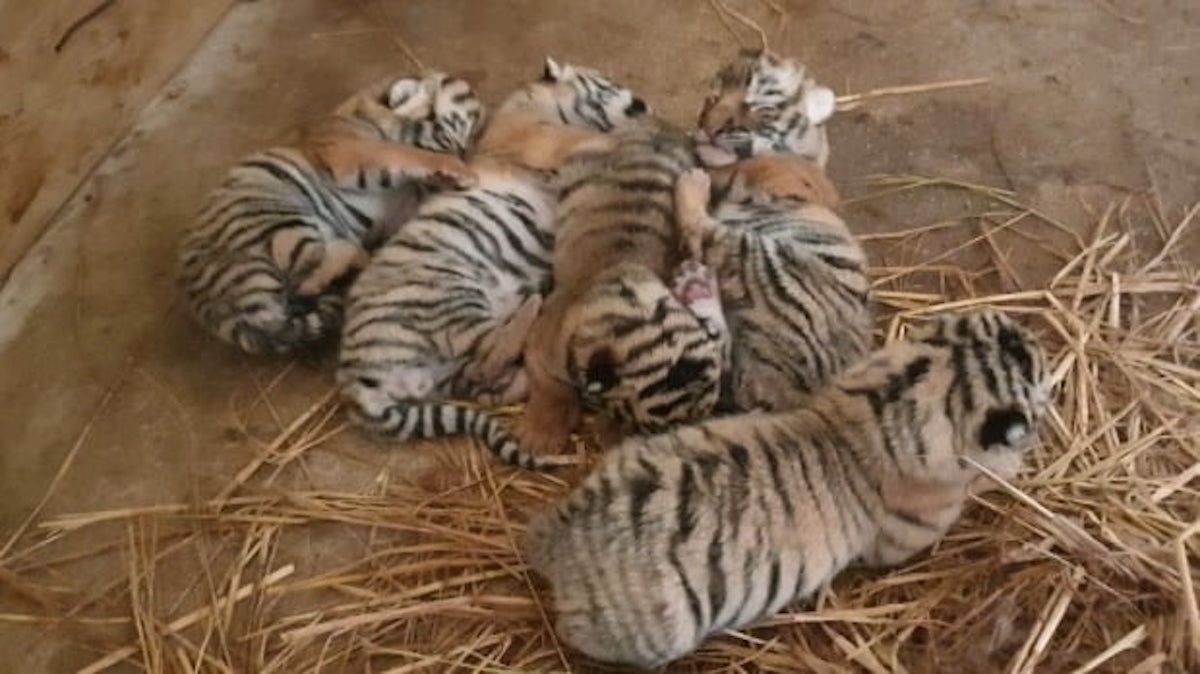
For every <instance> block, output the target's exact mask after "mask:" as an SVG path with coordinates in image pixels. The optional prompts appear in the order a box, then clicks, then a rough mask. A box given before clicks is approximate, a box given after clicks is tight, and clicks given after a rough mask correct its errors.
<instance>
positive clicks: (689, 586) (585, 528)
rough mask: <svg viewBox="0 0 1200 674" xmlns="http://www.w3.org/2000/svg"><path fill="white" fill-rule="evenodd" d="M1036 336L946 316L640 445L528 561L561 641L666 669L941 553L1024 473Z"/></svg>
mask: <svg viewBox="0 0 1200 674" xmlns="http://www.w3.org/2000/svg"><path fill="white" fill-rule="evenodd" d="M1047 377H1048V375H1047V372H1046V364H1045V356H1044V354H1043V352H1042V350H1041V348H1040V347H1039V345H1038V344H1037V343H1036V342H1035V341H1034V339H1033V337H1032V336H1031V335H1030V334H1029V333H1027V332H1026V331H1025V330H1024V329H1022V328H1021V327H1020V326H1018V325H1017V324H1016V323H1014V322H1013V321H1012V320H1010V319H1009V318H1007V317H1006V316H1004V315H1002V314H999V313H995V312H991V311H985V312H978V313H973V314H965V315H948V314H943V315H941V316H939V317H936V318H935V320H934V321H933V322H932V325H929V326H926V327H924V328H922V329H917V330H913V331H911V333H910V336H909V338H908V339H907V340H905V341H900V342H896V343H893V344H891V345H889V346H886V347H884V348H882V349H880V350H878V351H876V352H875V353H874V354H873V355H872V356H870V357H869V358H868V359H866V360H864V361H861V362H859V363H858V364H856V365H854V366H853V367H851V368H850V369H848V370H846V371H845V372H843V373H842V374H841V375H839V376H838V377H837V378H836V379H834V380H833V382H832V383H831V384H830V386H829V387H827V388H826V389H824V390H822V391H821V392H820V393H817V394H814V395H813V396H812V397H811V398H810V399H809V400H807V401H806V402H805V404H804V406H803V407H801V408H798V409H797V410H795V411H791V412H786V413H779V414H749V415H744V416H738V417H726V418H721V419H714V420H711V421H708V422H706V423H703V424H699V425H696V426H690V427H685V428H680V429H677V430H675V431H673V432H671V433H668V434H665V435H660V436H656V437H651V438H639V439H634V440H631V441H628V442H626V443H625V444H623V445H621V446H620V447H618V448H617V449H615V450H614V451H612V452H610V453H609V454H608V455H607V456H606V457H605V458H604V463H603V464H602V465H601V466H600V467H599V468H598V469H597V470H595V471H594V472H593V473H592V474H591V475H590V476H589V477H588V478H587V479H586V481H585V482H584V483H583V484H582V485H581V486H580V487H579V488H577V489H576V491H575V492H574V493H573V494H572V495H571V496H570V497H568V499H567V500H566V501H565V502H564V503H562V504H561V505H560V506H559V507H557V508H556V509H554V510H551V511H548V512H544V513H541V514H539V515H537V516H536V517H535V518H534V519H533V521H532V522H531V523H530V524H529V526H528V529H527V533H526V538H525V540H524V551H525V558H526V560H527V561H528V562H529V564H530V565H531V567H532V568H533V569H534V570H535V571H537V572H538V573H539V574H540V575H541V576H543V577H544V578H546V579H547V580H548V581H549V582H550V585H551V586H552V588H553V592H554V605H555V609H556V612H557V620H556V630H557V632H558V634H559V637H560V638H561V639H562V640H563V641H565V642H566V643H567V644H569V645H570V646H572V647H573V648H575V649H577V650H579V651H582V652H583V653H585V654H587V655H589V656H591V657H593V658H596V659H598V660H603V661H612V662H621V663H631V664H636V665H640V666H645V667H652V666H656V665H659V664H662V663H665V662H668V661H670V660H673V659H675V658H678V657H681V656H683V655H685V654H687V653H689V652H691V651H692V650H693V649H695V648H696V647H697V646H698V645H699V644H700V642H701V641H702V640H704V638H705V637H706V636H708V635H710V634H713V633H715V632H719V631H721V630H724V629H736V628H739V627H742V626H745V625H748V624H751V623H753V622H754V621H756V620H758V619H760V618H763V617H765V616H768V615H770V614H772V613H774V612H776V611H778V610H780V609H781V608H783V607H784V606H786V605H787V604H789V603H790V602H792V601H795V600H797V599H803V598H806V597H808V596H810V595H811V594H812V593H813V592H814V591H815V590H817V589H818V588H819V587H821V586H822V585H824V584H825V583H827V582H828V581H829V580H830V579H832V578H833V577H834V576H835V575H836V574H837V573H838V572H839V571H841V570H842V569H843V568H845V567H846V566H847V565H849V564H851V563H853V562H855V561H856V560H857V561H862V562H865V563H866V564H868V565H873V566H875V565H878V566H886V565H894V564H898V563H900V562H903V561H905V560H907V559H909V558H910V557H912V556H913V555H915V554H917V553H918V552H920V551H922V550H924V549H926V548H928V547H929V546H931V545H932V544H933V543H935V542H936V541H938V540H939V539H940V538H941V537H942V535H944V534H945V533H946V531H947V530H948V529H949V528H950V527H951V526H952V525H953V524H954V522H955V521H956V520H957V519H958V516H959V514H960V513H961V511H962V509H963V506H964V503H965V500H966V497H967V491H968V486H969V485H970V483H971V482H972V481H973V480H975V479H976V478H977V477H979V475H980V473H979V470H978V469H977V468H975V467H974V466H973V465H972V464H970V463H967V462H966V461H964V457H969V458H970V459H973V460H974V461H976V462H978V463H980V464H982V465H984V466H986V467H987V468H989V469H991V470H993V471H995V472H996V473H998V474H1000V475H1002V476H1005V477H1012V476H1014V475H1015V474H1016V473H1017V471H1018V470H1019V468H1020V466H1021V463H1022V455H1023V452H1024V450H1025V449H1027V448H1028V447H1029V446H1030V445H1031V444H1032V443H1033V442H1034V441H1035V438H1036V425H1037V422H1038V420H1039V418H1040V417H1041V416H1042V414H1043V412H1044V408H1045V406H1046V405H1047V402H1048V393H1049V391H1048V387H1049V384H1048V378H1047Z"/></svg>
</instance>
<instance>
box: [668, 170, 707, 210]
mask: <svg viewBox="0 0 1200 674" xmlns="http://www.w3.org/2000/svg"><path fill="white" fill-rule="evenodd" d="M711 189H712V178H710V177H709V176H708V172H707V171H705V170H704V169H702V168H692V169H688V170H686V171H684V172H683V173H681V174H680V175H679V179H678V180H677V181H676V182H675V199H676V200H677V202H678V204H679V206H680V207H683V206H687V207H688V209H689V210H691V209H694V208H699V209H700V210H702V211H703V210H706V209H707V207H708V193H709V191H710V190H711Z"/></svg>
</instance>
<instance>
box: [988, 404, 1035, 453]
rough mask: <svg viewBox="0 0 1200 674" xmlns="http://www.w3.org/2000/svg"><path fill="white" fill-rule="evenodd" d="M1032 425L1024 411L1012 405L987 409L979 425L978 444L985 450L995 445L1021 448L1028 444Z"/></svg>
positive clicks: (995, 446)
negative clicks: (981, 423)
mask: <svg viewBox="0 0 1200 674" xmlns="http://www.w3.org/2000/svg"><path fill="white" fill-rule="evenodd" d="M1032 431H1033V427H1032V426H1031V425H1030V423H1029V419H1027V418H1026V417H1025V413H1024V412H1022V411H1021V410H1018V409H1016V408H1013V407H1002V408H993V409H990V410H988V411H987V415H986V416H985V417H984V420H983V425H982V426H980V427H979V446H981V447H983V448H984V449H985V450H987V449H993V448H997V447H1005V448H1008V449H1021V448H1023V447H1024V446H1025V445H1027V444H1029V439H1030V437H1031V436H1032Z"/></svg>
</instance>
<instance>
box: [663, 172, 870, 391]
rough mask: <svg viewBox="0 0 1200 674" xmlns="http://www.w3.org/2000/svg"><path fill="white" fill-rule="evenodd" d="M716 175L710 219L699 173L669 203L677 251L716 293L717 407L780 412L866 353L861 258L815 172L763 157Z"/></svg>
mask: <svg viewBox="0 0 1200 674" xmlns="http://www.w3.org/2000/svg"><path fill="white" fill-rule="evenodd" d="M725 173H726V174H728V175H727V177H726V178H725V182H726V183H727V184H726V185H725V186H724V187H723V188H722V190H720V191H722V192H723V195H722V196H721V197H720V199H719V201H718V205H717V207H716V208H715V210H714V211H713V213H712V214H711V215H710V214H709V213H708V211H707V204H708V199H709V191H710V190H709V181H708V178H707V176H705V175H704V174H703V173H700V172H696V173H692V174H688V175H686V176H684V177H683V178H682V179H681V180H680V182H679V186H678V189H679V192H678V194H677V198H676V201H677V204H678V214H679V226H680V229H681V235H682V236H683V238H684V240H685V245H686V246H688V247H690V248H692V249H693V250H694V254H695V255H698V256H700V257H701V258H702V259H704V260H705V262H706V263H707V264H709V265H710V266H711V267H712V268H713V269H714V270H715V272H716V275H717V278H718V280H719V284H720V287H721V296H722V304H723V306H724V308H725V317H726V320H727V322H728V325H729V331H730V335H731V337H730V342H731V348H730V361H729V365H728V369H727V371H726V375H725V379H724V389H725V393H724V396H723V404H724V405H725V406H726V407H729V408H732V409H734V410H741V411H748V410H753V409H759V410H784V409H790V408H792V407H794V406H795V405H796V404H798V402H799V401H800V400H801V399H802V398H803V397H804V396H805V395H806V394H808V393H810V392H812V391H815V390H817V389H818V388H819V387H821V386H822V385H824V384H825V382H827V381H828V380H829V379H830V378H831V377H833V376H835V375H836V374H837V373H838V372H840V371H841V370H843V369H844V368H846V367H847V366H849V365H850V364H852V363H854V362H855V361H857V360H858V359H859V358H861V357H863V356H864V355H865V354H866V353H867V352H868V351H869V350H870V348H871V309H870V304H869V290H870V279H869V277H868V275H867V270H866V263H867V260H866V254H865V252H864V251H863V249H862V247H861V246H860V245H859V244H858V242H857V240H856V239H855V238H854V236H853V234H851V232H850V230H849V229H848V228H847V227H846V225H845V223H844V222H842V220H841V218H839V217H838V216H837V215H836V214H835V213H834V212H833V210H832V208H831V207H832V206H834V205H836V203H837V191H836V189H834V187H833V185H832V184H831V183H830V182H829V181H828V179H827V178H826V177H825V175H824V172H823V171H822V170H821V169H820V167H818V166H817V165H816V164H814V163H812V162H809V161H807V160H804V159H801V158H799V157H797V156H795V155H783V154H768V155H764V156H761V157H755V158H752V159H748V160H743V161H741V162H738V163H737V164H734V165H733V166H732V167H731V168H730V169H728V170H726V171H725Z"/></svg>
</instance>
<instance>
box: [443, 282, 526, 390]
mask: <svg viewBox="0 0 1200 674" xmlns="http://www.w3.org/2000/svg"><path fill="white" fill-rule="evenodd" d="M541 308H542V296H541V295H531V296H530V297H528V298H526V299H525V301H524V302H522V303H521V306H519V307H517V310H516V311H515V312H513V315H512V316H510V317H509V319H508V320H507V321H505V322H504V323H503V324H501V325H499V326H497V327H496V328H495V329H494V330H492V332H491V334H489V335H488V336H487V337H485V338H484V339H483V340H482V341H481V342H480V345H479V353H478V357H477V358H476V360H475V362H474V363H472V364H471V365H469V366H468V367H467V368H465V369H464V370H463V376H464V377H466V379H467V380H468V381H470V382H473V383H478V384H489V383H491V382H493V381H495V380H496V379H498V378H500V377H501V376H503V375H504V374H505V370H507V369H508V368H510V367H512V365H513V364H514V362H515V361H516V360H517V358H519V357H520V356H521V353H522V352H523V351H524V350H525V342H526V340H527V339H528V337H529V331H530V329H532V328H533V324H534V321H536V320H537V317H538V312H539V311H540V310H541Z"/></svg>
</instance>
